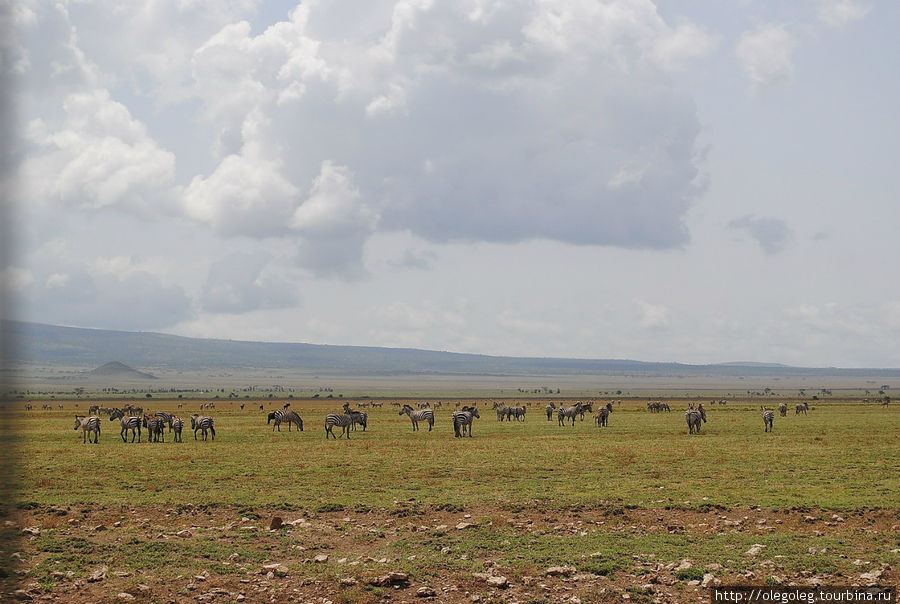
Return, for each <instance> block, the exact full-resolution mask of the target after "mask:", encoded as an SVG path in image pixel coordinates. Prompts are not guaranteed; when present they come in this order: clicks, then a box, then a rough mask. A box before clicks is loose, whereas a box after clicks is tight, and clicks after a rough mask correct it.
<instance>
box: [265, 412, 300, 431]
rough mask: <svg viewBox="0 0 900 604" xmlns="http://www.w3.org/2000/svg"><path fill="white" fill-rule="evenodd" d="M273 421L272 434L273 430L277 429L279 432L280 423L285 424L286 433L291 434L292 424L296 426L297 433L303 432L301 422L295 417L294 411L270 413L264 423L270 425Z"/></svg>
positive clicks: (297, 416) (298, 417)
mask: <svg viewBox="0 0 900 604" xmlns="http://www.w3.org/2000/svg"><path fill="white" fill-rule="evenodd" d="M273 420H274V421H275V423H274V424H273V425H272V432H274V431H275V428H278V431H279V432H281V424H282V423H287V427H288V432H291V427H292V426H293V424H297V431H298V432H303V420H302V419H300V416H299V415H297V412H296V411H282V410H276V411H272V412H271V413H270V414H269V417H268V419H267V420H266V423H267V424H271V423H272V421H273Z"/></svg>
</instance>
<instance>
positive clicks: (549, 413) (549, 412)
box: [546, 402, 556, 422]
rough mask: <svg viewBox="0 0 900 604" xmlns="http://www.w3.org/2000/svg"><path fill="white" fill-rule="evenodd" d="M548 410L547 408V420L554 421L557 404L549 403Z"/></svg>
mask: <svg viewBox="0 0 900 604" xmlns="http://www.w3.org/2000/svg"><path fill="white" fill-rule="evenodd" d="M546 410H547V421H548V422H552V421H553V412H554V411H555V410H556V405H555V404H554V403H553V402H550V404H548V405H547V408H546Z"/></svg>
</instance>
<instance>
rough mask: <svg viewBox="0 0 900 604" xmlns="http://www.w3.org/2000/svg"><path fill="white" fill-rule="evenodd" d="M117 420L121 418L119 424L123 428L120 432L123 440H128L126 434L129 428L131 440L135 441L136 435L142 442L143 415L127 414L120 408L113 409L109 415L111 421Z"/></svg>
mask: <svg viewBox="0 0 900 604" xmlns="http://www.w3.org/2000/svg"><path fill="white" fill-rule="evenodd" d="M115 420H119V424H120V425H121V426H122V430H121V431H120V432H119V436H121V437H122V442H127V440H126V438H125V434H126V432H128V430H131V442H134V438H135V435H136V436H137V441H138V442H141V417H140V416H139V415H125V414H124V413H123V412H122V411H121V410H120V409H113V412H112V413H110V415H109V421H115Z"/></svg>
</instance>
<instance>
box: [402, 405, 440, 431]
mask: <svg viewBox="0 0 900 604" xmlns="http://www.w3.org/2000/svg"><path fill="white" fill-rule="evenodd" d="M404 413H405V414H407V415H408V416H409V419H410V421H411V422H412V427H413V432H415V431H416V430H418V429H419V422H420V421H426V422H428V431H429V432H431V429H432V428H433V427H434V411H432V410H431V409H420V410H418V411H415V410H413V408H412V407H410V406H409V405H403V409H401V410H400V413H398V414H397V415H403V414H404Z"/></svg>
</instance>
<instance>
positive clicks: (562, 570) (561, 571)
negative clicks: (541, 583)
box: [544, 566, 577, 577]
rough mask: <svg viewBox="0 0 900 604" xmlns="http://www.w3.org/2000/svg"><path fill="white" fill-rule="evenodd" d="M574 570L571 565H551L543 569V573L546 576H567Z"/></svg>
mask: <svg viewBox="0 0 900 604" xmlns="http://www.w3.org/2000/svg"><path fill="white" fill-rule="evenodd" d="M576 570H577V569H576V568H574V567H571V566H551V567H550V568H548V569H547V570H545V571H544V574H545V575H547V576H548V577H568V576H569V575H571V574H573V573H574V572H575V571H576Z"/></svg>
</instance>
